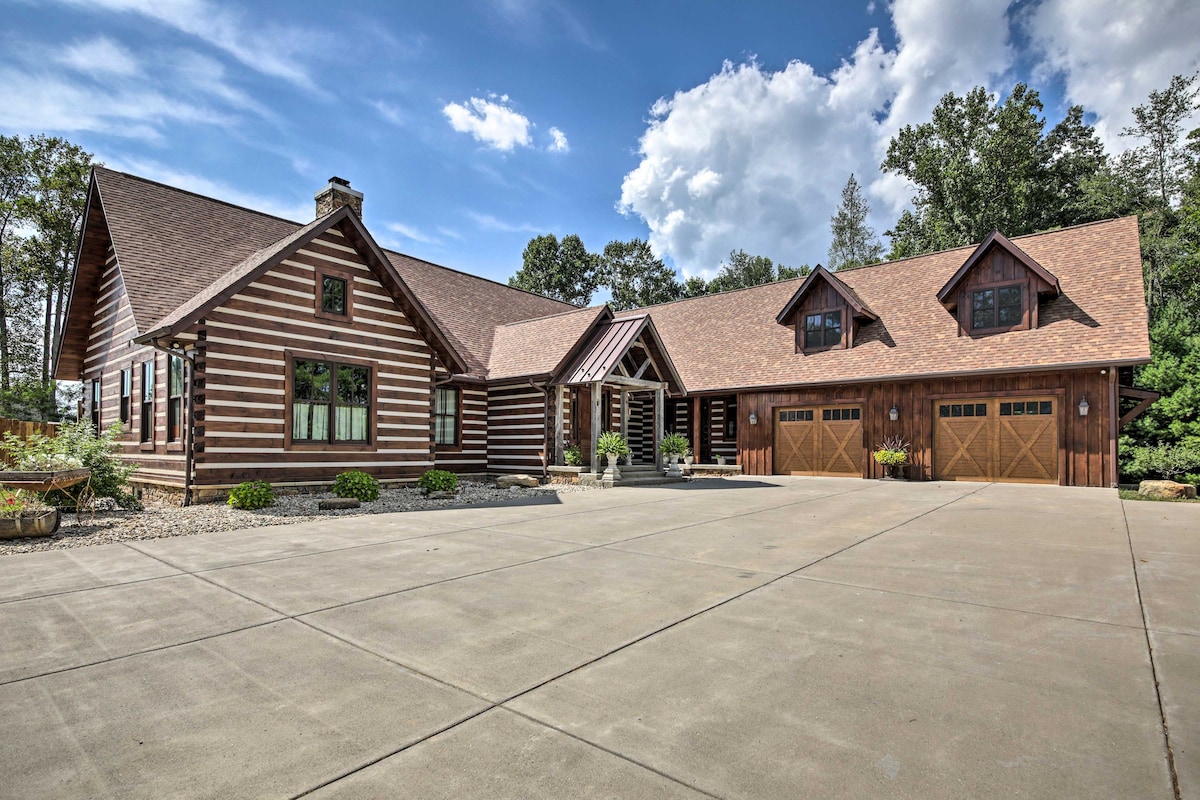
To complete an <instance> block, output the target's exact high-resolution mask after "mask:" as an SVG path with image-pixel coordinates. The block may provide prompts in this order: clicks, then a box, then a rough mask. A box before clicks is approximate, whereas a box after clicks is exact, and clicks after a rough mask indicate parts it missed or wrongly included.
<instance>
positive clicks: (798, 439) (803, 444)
mask: <svg viewBox="0 0 1200 800" xmlns="http://www.w3.org/2000/svg"><path fill="white" fill-rule="evenodd" d="M863 459H864V455H863V425H862V408H861V407H860V406H798V407H796V408H781V409H777V410H776V411H775V465H774V466H775V474H776V475H837V476H843V475H844V476H852V477H856V478H861V477H862V474H863Z"/></svg>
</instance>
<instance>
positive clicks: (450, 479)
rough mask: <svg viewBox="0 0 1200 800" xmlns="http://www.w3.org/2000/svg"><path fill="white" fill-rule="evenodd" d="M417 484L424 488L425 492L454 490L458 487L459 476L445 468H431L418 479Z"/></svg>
mask: <svg viewBox="0 0 1200 800" xmlns="http://www.w3.org/2000/svg"><path fill="white" fill-rule="evenodd" d="M417 486H418V487H419V488H421V489H424V490H425V494H433V493H435V492H453V491H454V490H455V489H457V488H458V476H457V475H455V474H454V473H453V472H447V471H446V470H444V469H431V470H429V471H428V472H426V473H425V474H424V475H422V476H421V477H420V478H418V479H417Z"/></svg>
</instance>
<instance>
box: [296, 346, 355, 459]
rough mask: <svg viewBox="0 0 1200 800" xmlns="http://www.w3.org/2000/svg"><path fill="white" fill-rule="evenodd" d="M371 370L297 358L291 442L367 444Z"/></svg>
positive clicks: (350, 365)
mask: <svg viewBox="0 0 1200 800" xmlns="http://www.w3.org/2000/svg"><path fill="white" fill-rule="evenodd" d="M370 410H371V369H370V367H364V366H357V365H353V364H338V363H335V362H332V361H316V360H312V359H305V358H297V359H296V360H294V361H293V362H292V441H293V442H323V443H325V444H355V443H358V444H361V443H365V442H369V441H370V438H371V434H370Z"/></svg>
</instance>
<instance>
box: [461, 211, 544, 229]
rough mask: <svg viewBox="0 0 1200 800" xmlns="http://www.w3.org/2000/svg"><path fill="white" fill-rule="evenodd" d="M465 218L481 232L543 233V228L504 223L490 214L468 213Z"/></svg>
mask: <svg viewBox="0 0 1200 800" xmlns="http://www.w3.org/2000/svg"><path fill="white" fill-rule="evenodd" d="M467 216H468V217H470V218H471V219H473V220H474V221H475V225H476V226H477V227H478V228H479V229H480V230H481V231H496V232H497V233H545V229H544V228H539V227H537V226H536V225H530V224H528V223H525V222H521V223H516V224H514V223H510V222H505V221H504V220H501V219H497V218H496V217H493V216H492V215H491V214H481V213H479V212H477V211H468V212H467Z"/></svg>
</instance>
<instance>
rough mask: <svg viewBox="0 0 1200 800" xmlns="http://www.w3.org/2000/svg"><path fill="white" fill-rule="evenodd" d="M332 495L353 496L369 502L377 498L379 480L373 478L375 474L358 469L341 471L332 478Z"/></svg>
mask: <svg viewBox="0 0 1200 800" xmlns="http://www.w3.org/2000/svg"><path fill="white" fill-rule="evenodd" d="M333 496H334V497H353V498H354V499H355V500H362V501H363V502H364V503H370V502H371V501H372V500H378V499H379V481H377V480H375V476H373V475H368V474H367V473H365V472H359V471H358V470H350V471H349V472H343V473H342V474H341V475H338V476H337V477H336V478H334V479H333Z"/></svg>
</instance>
